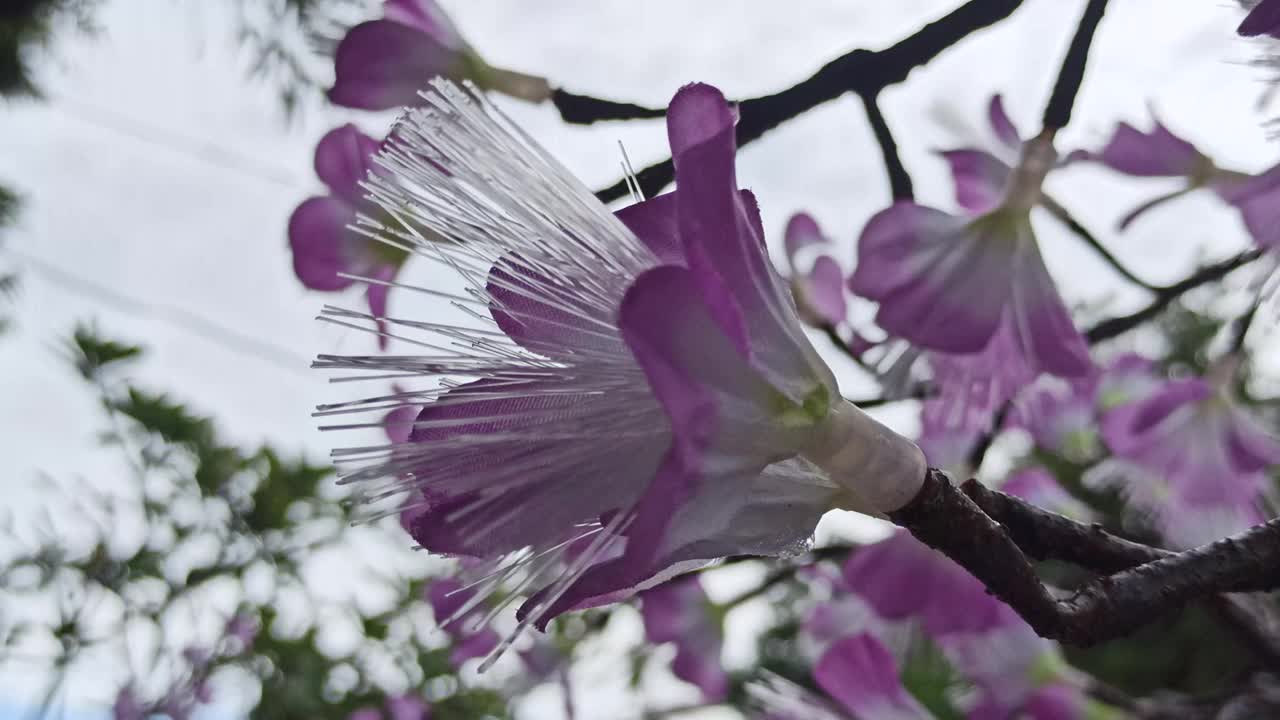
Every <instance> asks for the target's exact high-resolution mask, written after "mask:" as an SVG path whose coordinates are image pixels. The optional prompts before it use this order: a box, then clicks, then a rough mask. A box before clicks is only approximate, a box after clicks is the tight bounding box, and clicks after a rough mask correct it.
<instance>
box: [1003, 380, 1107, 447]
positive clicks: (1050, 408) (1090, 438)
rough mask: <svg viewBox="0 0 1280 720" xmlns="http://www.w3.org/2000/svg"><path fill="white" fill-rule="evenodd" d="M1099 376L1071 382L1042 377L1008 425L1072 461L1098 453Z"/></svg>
mask: <svg viewBox="0 0 1280 720" xmlns="http://www.w3.org/2000/svg"><path fill="white" fill-rule="evenodd" d="M1096 388H1097V376H1096V375H1090V376H1086V377H1084V378H1074V379H1072V380H1070V381H1066V380H1062V379H1060V378H1054V377H1042V378H1040V379H1039V380H1037V381H1036V382H1035V383H1032V384H1031V385H1030V386H1028V387H1026V388H1025V389H1024V390H1023V391H1022V392H1021V393H1020V394H1019V395H1018V398H1017V400H1016V401H1015V402H1014V404H1013V408H1012V412H1011V413H1010V417H1009V425H1010V426H1012V427H1017V428H1022V429H1024V430H1026V431H1027V432H1028V433H1030V434H1031V439H1032V440H1034V441H1035V444H1036V445H1037V446H1038V447H1040V448H1042V449H1044V450H1048V451H1049V452H1052V453H1054V454H1056V455H1058V456H1060V457H1063V458H1065V459H1067V460H1071V461H1073V462H1085V461H1087V460H1091V459H1093V458H1094V457H1096V456H1097V454H1098V449H1099V448H1098V432H1097V423H1098V418H1097V414H1098V413H1097V403H1096V401H1095V396H1096V393H1097V391H1096Z"/></svg>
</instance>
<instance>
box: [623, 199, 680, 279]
mask: <svg viewBox="0 0 1280 720" xmlns="http://www.w3.org/2000/svg"><path fill="white" fill-rule="evenodd" d="M614 215H616V216H617V217H618V219H619V220H621V221H622V224H623V225H626V226H627V228H628V229H629V230H631V232H633V233H635V235H636V237H638V238H640V242H642V243H644V245H645V247H647V248H649V250H650V251H652V252H653V254H654V255H655V256H657V258H658V262H659V263H661V264H663V265H683V264H684V248H682V247H681V246H680V228H679V226H678V224H677V221H676V194H675V193H673V192H669V193H665V194H663V195H658V196H656V197H651V198H649V199H648V200H644V201H641V202H638V203H635V204H632V205H628V206H627V207H624V208H622V209H621V210H618V211H617V212H615V213H614Z"/></svg>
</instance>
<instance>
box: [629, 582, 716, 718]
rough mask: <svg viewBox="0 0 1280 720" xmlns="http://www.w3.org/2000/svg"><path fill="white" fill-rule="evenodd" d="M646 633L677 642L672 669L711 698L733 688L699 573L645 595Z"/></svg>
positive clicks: (655, 639) (652, 639) (656, 640)
mask: <svg viewBox="0 0 1280 720" xmlns="http://www.w3.org/2000/svg"><path fill="white" fill-rule="evenodd" d="M641 602H642V604H641V606H640V610H641V613H642V615H643V617H644V626H645V637H646V639H648V641H649V642H651V643H654V644H660V643H665V642H671V643H675V645H676V658H675V661H674V663H673V664H672V671H673V672H674V673H675V675H676V677H678V678H680V679H681V680H685V681H687V682H690V683H693V684H694V685H697V686H698V688H699V689H700V690H702V696H703V698H704V699H705V700H707V701H709V702H720V701H722V700H724V699H725V697H727V695H728V692H729V678H728V675H727V674H726V673H725V671H724V669H723V667H722V666H721V664H720V646H721V642H722V640H721V630H720V628H719V627H718V626H716V625H714V624H713V621H712V615H711V612H710V610H711V608H710V603H709V601H708V600H707V597H706V594H705V593H704V592H703V591H702V585H701V583H699V582H698V578H697V576H696V575H687V576H684V577H682V578H677V579H676V580H672V581H670V582H667V583H663V584H662V585H659V586H658V587H656V588H653V589H652V590H647V591H645V593H644V594H643V595H642V596H641Z"/></svg>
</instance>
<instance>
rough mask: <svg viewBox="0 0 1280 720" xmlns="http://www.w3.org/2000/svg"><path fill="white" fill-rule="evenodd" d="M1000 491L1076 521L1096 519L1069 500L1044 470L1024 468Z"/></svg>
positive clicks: (1076, 501) (1091, 510) (1085, 508)
mask: <svg viewBox="0 0 1280 720" xmlns="http://www.w3.org/2000/svg"><path fill="white" fill-rule="evenodd" d="M1000 492H1003V493H1006V494H1008V495H1014V496H1016V497H1020V498H1022V499H1023V500H1026V501H1027V502H1029V503H1031V504H1032V505H1035V506H1037V507H1041V508H1044V509H1045V510H1048V511H1049V512H1055V513H1058V514H1059V515H1065V516H1067V517H1069V518H1071V519H1072V520H1076V521H1078V522H1093V521H1094V518H1095V516H1096V514H1095V513H1094V512H1093V509H1092V508H1090V507H1089V506H1088V505H1086V504H1084V503H1082V502H1080V501H1079V500H1077V499H1075V498H1074V497H1072V495H1071V493H1069V492H1067V491H1066V490H1065V489H1064V488H1063V487H1062V486H1061V485H1059V484H1058V481H1057V480H1056V479H1055V478H1054V477H1053V474H1052V473H1050V472H1049V471H1048V470H1045V469H1044V468H1038V467H1033V468H1025V469H1022V470H1019V471H1017V472H1015V473H1014V474H1013V475H1010V476H1009V478H1008V479H1007V480H1005V481H1004V484H1003V485H1001V486H1000Z"/></svg>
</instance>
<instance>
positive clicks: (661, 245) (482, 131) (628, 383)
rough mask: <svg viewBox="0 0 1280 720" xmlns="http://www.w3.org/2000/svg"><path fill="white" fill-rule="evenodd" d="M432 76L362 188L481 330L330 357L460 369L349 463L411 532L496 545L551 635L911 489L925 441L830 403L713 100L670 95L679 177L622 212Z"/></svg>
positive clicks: (436, 541)
mask: <svg viewBox="0 0 1280 720" xmlns="http://www.w3.org/2000/svg"><path fill="white" fill-rule="evenodd" d="M436 87H437V89H436V90H435V92H436V95H434V96H433V99H432V102H433V103H434V104H435V105H436V106H437V110H435V111H432V112H426V111H410V113H409V114H408V115H406V116H405V118H403V119H402V120H401V122H400V124H399V125H398V126H397V129H396V131H395V132H394V133H393V137H392V139H391V140H390V141H389V148H388V150H387V151H386V152H385V153H384V155H383V160H384V161H385V164H386V166H387V170H386V171H385V172H383V173H380V174H379V175H378V176H376V177H375V178H374V179H373V184H374V185H375V187H376V195H377V196H378V198H379V202H380V203H382V204H383V205H384V207H387V208H389V211H394V213H393V214H395V215H396V217H398V218H403V222H404V224H405V227H406V228H407V230H406V231H405V232H403V233H401V235H406V236H414V235H416V234H417V233H419V232H423V231H425V232H437V233H439V234H441V235H445V236H448V237H449V238H450V240H454V242H441V243H433V244H432V248H433V253H434V254H435V255H436V256H439V259H440V261H441V262H442V264H444V265H446V266H448V267H450V268H453V269H455V270H457V271H458V272H459V273H460V274H461V275H462V279H463V280H465V281H468V282H469V287H468V288H467V290H466V293H467V296H456V297H459V298H461V301H460V302H459V305H463V303H471V305H467V306H466V307H467V308H468V309H471V308H472V307H474V306H475V305H479V306H480V307H481V308H482V309H483V308H484V307H486V306H487V309H488V311H489V314H490V315H491V316H492V319H493V324H490V323H488V322H486V321H487V318H483V317H478V316H476V317H475V319H476V320H477V321H478V323H477V324H475V325H457V324H453V325H448V324H443V323H417V322H412V323H411V322H409V321H404V322H403V324H404V325H406V326H411V327H413V328H415V329H416V330H419V331H422V332H428V333H434V334H436V335H438V336H440V337H441V338H443V339H442V340H439V341H437V342H438V344H431V343H424V345H426V346H427V347H432V348H438V347H441V346H442V345H448V346H449V351H448V352H447V353H444V354H440V353H433V354H430V355H427V356H423V357H414V356H405V357H386V358H382V357H380V358H372V359H371V358H367V357H358V358H350V359H346V358H330V359H327V360H326V361H325V362H323V363H321V365H322V366H326V367H335V368H337V367H350V368H357V369H360V370H366V371H368V370H373V371H377V372H379V373H384V374H385V373H391V372H398V373H423V374H431V375H441V376H446V377H449V378H451V379H452V378H454V377H457V376H462V377H470V378H476V379H474V380H471V381H470V382H467V383H465V384H451V385H448V386H447V387H449V388H450V389H448V391H447V392H444V393H442V394H440V395H439V396H438V397H437V398H436V399H435V400H433V401H432V402H429V403H427V404H426V405H425V406H424V408H423V409H422V411H421V412H420V413H419V415H418V417H417V421H416V423H415V428H414V431H413V433H412V434H411V436H410V439H409V441H408V442H405V443H400V444H397V445H394V446H392V447H391V448H390V450H389V451H388V450H387V449H386V448H381V449H379V450H378V451H377V452H376V453H371V454H369V455H367V456H364V457H363V458H361V455H360V454H359V453H357V454H353V455H349V456H346V457H344V460H350V461H351V464H352V465H353V466H354V468H353V470H352V471H351V472H348V473H345V474H346V476H347V477H352V478H357V479H374V478H388V479H395V478H403V479H401V480H400V481H399V483H400V485H401V487H403V488H404V489H406V490H409V489H413V490H416V491H417V492H418V493H420V495H419V497H420V501H419V503H418V507H416V508H414V509H412V510H411V511H410V512H409V515H410V519H409V523H408V525H409V527H410V531H411V534H412V535H413V536H414V538H415V539H416V540H417V541H418V542H419V544H421V545H422V546H423V547H424V548H426V549H428V550H431V551H434V552H437V553H443V554H451V555H462V556H472V557H478V558H485V559H488V560H491V561H497V560H498V559H501V558H509V559H511V562H509V563H507V564H506V565H504V566H502V569H501V570H500V571H499V572H496V573H494V574H493V575H492V576H491V577H489V578H487V579H485V580H484V581H482V582H481V583H479V584H478V585H477V589H478V590H479V591H480V592H482V593H489V592H492V591H493V590H495V589H497V587H498V586H499V585H500V584H501V583H503V582H504V581H505V580H506V579H507V578H509V577H513V576H514V575H516V574H518V573H522V572H525V571H528V572H531V573H533V575H532V576H531V577H528V578H526V580H525V585H524V587H530V588H540V589H539V590H537V591H536V592H534V593H533V594H532V595H531V596H530V597H529V598H528V599H527V600H526V602H525V603H524V605H523V606H522V607H521V608H520V610H519V612H518V613H517V616H518V617H519V618H520V619H521V623H522V624H521V626H520V627H524V625H525V624H535V625H538V626H543V625H544V624H545V623H546V622H547V621H548V620H550V619H551V618H553V617H555V616H556V615H559V614H560V613H562V612H565V611H567V610H570V609H573V608H581V607H589V606H592V605H597V604H603V603H607V602H613V601H616V600H618V599H621V598H623V597H626V596H628V595H631V594H634V593H635V592H637V591H639V590H643V589H646V588H648V587H652V586H654V585H656V584H658V583H659V582H661V581H663V580H665V579H668V578H670V577H673V576H674V575H675V574H678V573H679V572H681V571H682V570H683V569H686V568H689V567H694V566H698V565H702V564H705V563H706V562H708V561H710V560H712V559H715V558H719V557H723V556H726V555H735V554H756V555H776V554H787V553H792V552H796V551H798V550H800V549H801V548H803V547H804V545H805V542H806V541H807V539H808V537H809V535H810V534H811V533H812V531H813V528H814V525H815V524H816V522H817V520H818V518H819V517H820V516H821V515H822V514H823V513H824V512H825V511H827V510H828V509H831V508H833V507H844V508H849V509H857V510H863V511H867V512H882V511H886V510H891V509H895V508H897V507H901V505H902V504H904V503H905V502H907V501H908V500H910V498H911V497H912V496H914V494H915V492H916V490H917V489H918V487H919V484H920V482H921V480H922V478H923V468H924V464H923V462H924V461H923V457H922V456H921V454H920V452H919V450H918V449H917V448H915V446H914V445H912V444H911V443H910V442H908V441H906V440H905V439H903V438H901V437H900V436H897V435H896V434H894V433H892V432H891V431H889V430H887V429H886V428H883V427H882V426H880V425H879V424H877V423H875V422H874V421H873V420H871V419H870V418H869V417H867V416H866V415H864V414H862V413H861V412H860V411H858V410H857V409H856V408H854V407H853V406H852V405H851V404H849V403H847V402H845V401H843V400H842V399H841V398H840V396H839V394H838V390H837V387H836V383H835V380H834V378H833V377H832V375H831V372H830V370H829V369H828V368H827V367H826V365H825V364H824V363H823V362H822V360H821V359H820V358H819V357H818V355H817V353H816V352H815V351H814V349H813V348H812V346H811V345H810V344H809V342H808V340H807V339H806V337H805V335H804V331H803V329H802V328H801V326H800V323H799V320H798V318H797V316H796V312H795V309H794V306H793V305H792V304H791V301H790V299H789V297H788V294H787V291H786V287H785V284H784V283H783V282H782V280H781V278H779V277H778V276H777V274H776V273H775V272H774V271H773V268H772V266H771V265H770V263H769V262H768V258H767V256H766V252H765V245H764V240H763V234H762V229H761V225H760V219H759V214H758V210H757V208H756V205H755V201H754V199H753V198H752V196H751V195H749V194H747V193H744V192H741V191H739V190H738V188H737V183H736V179H735V171H734V152H735V141H734V124H735V122H736V113H735V111H734V110H733V108H732V107H731V106H730V105H729V104H728V103H726V102H725V100H724V98H723V96H722V95H721V94H720V92H719V91H718V90H716V89H714V88H712V87H710V86H706V85H691V86H688V87H686V88H684V89H682V90H681V91H680V92H679V93H678V94H677V95H676V97H675V98H674V100H673V101H672V103H671V106H670V108H669V111H668V115H667V124H668V134H669V136H670V141H671V147H672V151H673V157H674V159H675V172H676V180H677V189H676V191H675V192H674V193H669V194H666V195H661V196H658V197H655V198H652V199H650V200H647V201H645V202H642V203H639V204H636V205H633V206H631V207H629V208H625V209H624V210H622V211H620V212H619V213H618V215H617V216H616V217H615V216H614V215H613V214H612V213H610V212H609V211H608V210H607V209H606V208H604V206H602V205H601V204H600V203H599V202H598V201H597V200H596V199H595V198H594V197H593V196H591V195H590V193H589V192H588V191H586V189H585V188H583V187H582V186H581V184H580V183H578V182H577V181H576V180H575V179H573V178H572V177H571V176H569V175H568V174H567V172H566V171H565V170H564V169H563V168H560V167H559V166H557V165H556V164H555V163H554V161H553V160H551V159H550V157H549V155H547V154H546V153H545V152H544V151H542V150H541V149H538V148H536V147H533V146H531V141H530V140H529V139H528V138H527V136H523V135H521V134H518V133H516V132H515V131H513V130H511V129H510V128H509V126H508V125H506V124H505V121H504V120H501V119H500V118H498V117H496V111H493V110H491V109H489V106H488V105H486V104H484V102H485V101H484V100H483V98H481V97H477V96H473V95H470V94H468V93H465V92H464V91H462V90H460V89H457V88H455V87H453V86H450V85H448V84H447V83H440V84H438V85H437V86H436ZM460 148H461V149H464V150H465V151H464V152H459V149H460ZM492 178H501V182H496V181H493V180H491V179H492ZM419 223H422V224H423V225H424V227H422V228H420V227H419ZM429 292H435V291H429ZM472 312H473V313H474V312H475V311H474V310H472ZM494 324H496V328H495V327H494ZM451 382H454V381H452V380H451ZM386 399H387V398H375V399H370V400H368V401H367V402H368V403H369V407H370V408H371V409H372V408H375V407H376V408H378V409H380V410H385V409H386V404H385V400H386ZM606 439H607V442H606V441H605V440H606ZM620 457H623V458H626V459H627V460H626V462H624V463H619V462H618V458H620ZM383 485H385V483H384V484H383Z"/></svg>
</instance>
